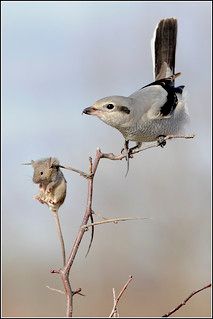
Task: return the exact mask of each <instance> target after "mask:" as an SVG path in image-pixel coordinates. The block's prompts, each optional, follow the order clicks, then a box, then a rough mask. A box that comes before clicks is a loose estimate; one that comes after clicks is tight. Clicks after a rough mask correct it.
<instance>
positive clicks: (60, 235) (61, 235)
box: [52, 210, 66, 266]
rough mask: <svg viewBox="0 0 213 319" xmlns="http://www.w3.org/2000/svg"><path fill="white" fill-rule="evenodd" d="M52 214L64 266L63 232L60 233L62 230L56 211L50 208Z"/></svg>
mask: <svg viewBox="0 0 213 319" xmlns="http://www.w3.org/2000/svg"><path fill="white" fill-rule="evenodd" d="M52 214H53V217H54V220H55V224H56V229H57V234H58V238H59V241H60V244H61V252H62V258H63V266H65V263H66V253H65V245H64V239H63V234H62V231H61V225H60V220H59V215H58V211H53V210H52Z"/></svg>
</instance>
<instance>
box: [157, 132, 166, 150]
mask: <svg viewBox="0 0 213 319" xmlns="http://www.w3.org/2000/svg"><path fill="white" fill-rule="evenodd" d="M157 142H158V145H159V146H160V147H164V146H165V145H166V140H165V135H159V136H158V138H157Z"/></svg>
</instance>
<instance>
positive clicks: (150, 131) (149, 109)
mask: <svg viewBox="0 0 213 319" xmlns="http://www.w3.org/2000/svg"><path fill="white" fill-rule="evenodd" d="M176 39H177V20H176V19H174V18H168V19H163V20H161V21H160V22H159V24H158V25H157V27H156V29H155V32H154V36H153V39H152V41H151V49H152V50H151V52H152V59H153V73H154V82H152V83H150V84H148V85H146V86H144V87H142V88H141V89H139V90H138V91H136V92H134V93H133V94H131V95H130V96H128V97H125V96H117V95H114V96H108V97H105V98H102V99H100V100H98V101H96V102H95V103H94V104H93V105H92V106H91V107H87V108H85V109H84V110H83V113H85V114H88V115H95V116H97V117H98V118H99V119H100V120H102V121H103V122H105V123H106V124H108V125H110V126H112V127H115V128H116V129H118V130H119V131H120V132H121V133H122V135H123V136H124V138H125V150H126V151H127V154H128V155H127V158H129V157H130V156H131V152H132V150H133V149H135V148H140V147H141V145H142V143H143V142H151V141H158V142H159V145H161V146H164V145H165V144H166V141H164V137H165V136H167V135H175V134H178V133H181V132H182V130H183V128H184V126H185V124H186V123H187V122H188V120H189V114H188V110H187V107H186V103H185V98H184V86H178V87H175V78H176V77H177V76H179V75H180V73H176V74H175V52H176ZM124 75H125V74H124ZM129 141H134V142H136V146H134V147H132V148H130V149H129V148H128V145H129Z"/></svg>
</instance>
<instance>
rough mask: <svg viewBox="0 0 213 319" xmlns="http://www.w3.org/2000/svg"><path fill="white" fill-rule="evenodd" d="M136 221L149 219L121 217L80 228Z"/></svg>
mask: <svg viewBox="0 0 213 319" xmlns="http://www.w3.org/2000/svg"><path fill="white" fill-rule="evenodd" d="M138 219H150V218H148V217H121V218H111V219H105V220H101V221H99V222H95V223H91V224H87V225H84V226H82V228H84V229H87V228H88V227H92V226H96V225H102V224H107V223H115V224H117V223H118V222H125V221H127V220H138Z"/></svg>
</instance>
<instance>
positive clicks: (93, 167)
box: [52, 136, 194, 317]
mask: <svg viewBox="0 0 213 319" xmlns="http://www.w3.org/2000/svg"><path fill="white" fill-rule="evenodd" d="M192 137H194V136H190V137H189V136H167V137H165V140H168V139H172V138H192ZM157 146H159V143H158V142H156V143H154V145H151V146H147V147H145V148H143V149H140V150H134V151H133V152H132V154H136V153H138V152H141V151H144V150H146V149H148V148H151V147H157ZM102 158H106V159H110V160H122V159H123V158H126V155H124V154H119V155H114V154H113V153H102V152H101V150H100V149H99V148H98V149H97V150H96V156H95V159H94V163H93V162H92V158H91V157H90V158H89V162H90V165H89V174H87V173H85V172H82V171H80V170H78V169H75V168H72V167H69V166H62V165H60V167H61V168H65V169H68V170H72V171H74V172H76V173H78V174H80V175H81V176H83V177H85V178H86V179H87V181H88V192H87V204H86V209H85V213H84V216H83V220H82V223H81V226H80V228H79V230H78V233H77V236H76V239H75V241H74V244H73V247H72V249H71V252H70V254H69V257H68V259H67V260H66V264H65V265H64V268H63V269H61V270H60V271H59V272H58V273H60V275H61V279H62V282H63V285H64V289H65V294H66V301H67V310H66V316H67V317H72V315H73V291H72V289H71V285H70V280H69V273H70V269H71V267H72V265H73V262H74V259H75V256H76V254H77V252H78V249H79V246H80V243H81V240H82V238H83V236H84V233H85V231H86V230H87V228H88V227H94V226H95V225H98V224H104V223H109V222H118V221H120V219H119V220H118V219H114V220H107V221H102V222H96V223H91V224H89V225H87V223H88V220H89V218H90V216H92V213H93V210H92V200H93V182H94V177H95V173H96V171H97V168H98V165H99V162H100V159H102ZM131 219H135V218H131ZM131 219H130V218H128V219H123V221H124V220H131ZM139 219H145V218H139ZM52 272H53V273H56V271H52ZM131 280H132V277H130V279H129V280H128V282H127V284H126V285H125V286H124V288H123V289H122V291H121V293H120V294H119V296H118V298H117V303H118V301H119V299H120V297H121V296H122V294H123V292H124V290H125V289H126V288H127V286H128V284H129V282H130V281H131ZM117 303H116V306H117Z"/></svg>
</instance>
